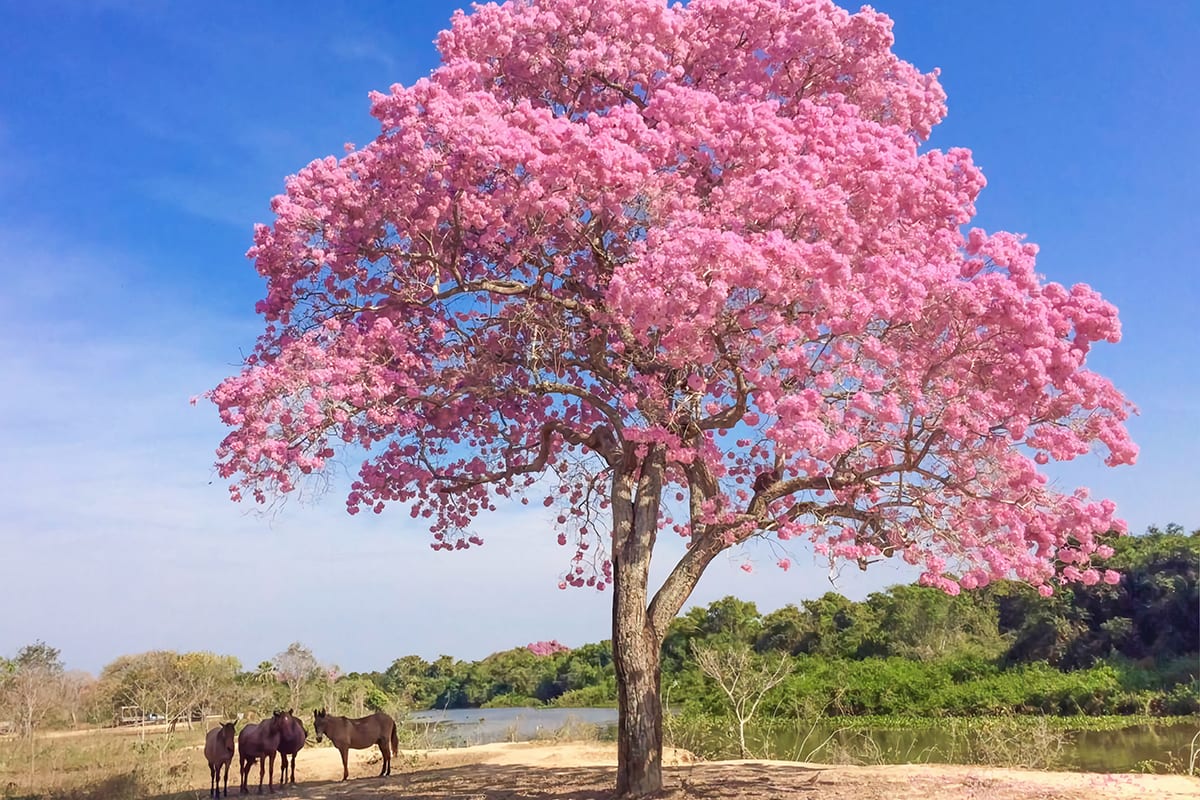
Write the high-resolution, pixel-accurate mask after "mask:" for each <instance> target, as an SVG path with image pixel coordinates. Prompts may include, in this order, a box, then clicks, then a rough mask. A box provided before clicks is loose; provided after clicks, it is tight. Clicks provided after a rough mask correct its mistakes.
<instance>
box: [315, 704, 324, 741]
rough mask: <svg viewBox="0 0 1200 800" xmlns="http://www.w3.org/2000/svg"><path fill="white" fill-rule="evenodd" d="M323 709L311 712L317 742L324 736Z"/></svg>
mask: <svg viewBox="0 0 1200 800" xmlns="http://www.w3.org/2000/svg"><path fill="white" fill-rule="evenodd" d="M326 716H327V715H326V713H325V709H323V708H322V709H321V710H320V711H314V712H313V733H314V734H316V737H317V742H318V743H319V742H320V741H321V739H322V738H323V737H324V736H325V717H326Z"/></svg>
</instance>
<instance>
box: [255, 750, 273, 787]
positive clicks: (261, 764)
mask: <svg viewBox="0 0 1200 800" xmlns="http://www.w3.org/2000/svg"><path fill="white" fill-rule="evenodd" d="M271 766H272V767H274V766H275V765H274V764H272V765H271ZM266 768H267V757H266V756H259V757H258V793H259V794H262V782H263V770H265V769H266Z"/></svg>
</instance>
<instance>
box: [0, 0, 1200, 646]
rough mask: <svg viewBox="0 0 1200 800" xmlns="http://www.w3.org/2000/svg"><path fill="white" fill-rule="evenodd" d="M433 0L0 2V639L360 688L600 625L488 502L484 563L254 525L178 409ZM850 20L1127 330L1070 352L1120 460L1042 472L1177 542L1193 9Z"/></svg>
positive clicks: (557, 562)
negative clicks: (1127, 432) (912, 75)
mask: <svg viewBox="0 0 1200 800" xmlns="http://www.w3.org/2000/svg"><path fill="white" fill-rule="evenodd" d="M458 5H460V4H459V3H455V2H442V1H441V0H423V2H421V3H392V2H366V0H363V1H362V2H356V3H345V4H328V3H316V2H309V3H302V2H254V3H231V2H217V3H199V2H170V3H168V2H165V0H164V1H163V2H158V1H157V0H103V1H100V0H97V2H86V1H85V0H78V1H76V0H54V1H53V2H51V1H49V0H43V2H39V3H25V2H8V0H0V20H3V24H0V51H3V52H4V53H5V54H6V58H5V64H6V66H5V68H4V69H3V70H2V71H0V273H2V277H3V283H2V284H0V285H2V286H3V289H2V290H0V375H2V376H3V387H4V390H3V391H2V392H0V442H3V445H0V487H3V488H2V489H0V575H2V576H3V581H2V582H0V584H2V585H3V587H4V593H5V595H6V597H7V602H6V609H7V610H6V613H5V614H4V615H3V616H0V654H4V655H11V654H12V653H13V652H15V651H16V650H17V649H18V648H19V647H21V646H22V645H24V644H27V643H29V642H31V641H33V640H34V639H38V638H40V639H44V640H46V641H47V642H49V643H50V644H52V645H54V646H57V647H59V648H61V649H62V651H63V656H64V658H65V659H66V661H67V662H68V665H69V666H72V667H79V668H84V669H90V670H97V669H99V668H100V667H101V666H102V665H103V664H104V663H106V662H107V661H109V660H111V659H112V658H113V657H115V656H117V655H119V654H121V653H125V652H137V651H142V650H148V649H153V648H171V649H179V650H187V649H208V650H216V651H218V652H224V653H231V654H233V655H236V656H238V657H239V658H241V659H242V660H243V662H244V663H246V664H248V665H253V664H256V663H257V662H258V661H259V660H261V659H264V658H269V657H271V656H272V655H273V654H275V653H276V652H278V651H280V650H282V649H284V648H285V647H286V646H287V645H288V643H289V642H291V641H293V640H297V639H298V640H301V641H303V642H305V643H306V644H308V645H309V646H311V647H312V648H313V649H314V650H315V652H316V654H317V655H318V657H320V658H322V659H324V660H326V661H330V662H336V663H338V664H340V665H341V666H342V667H343V668H345V669H357V670H369V669H374V668H378V669H382V668H384V667H386V666H387V664H388V663H390V661H391V660H392V659H393V658H395V657H398V656H401V655H404V654H407V653H418V654H420V655H423V656H426V657H434V656H436V655H438V654H439V653H448V654H451V655H454V656H456V657H460V658H479V657H482V656H484V655H486V654H487V653H489V652H491V651H493V650H497V649H501V648H505V647H509V646H514V645H521V644H525V643H527V642H530V641H533V640H538V639H550V638H557V639H559V640H561V641H563V642H565V643H567V644H571V645H578V644H582V643H584V642H587V641H596V640H599V639H602V638H606V636H607V625H608V620H609V610H608V601H609V597H610V595H608V594H607V593H606V594H603V595H599V594H596V593H594V592H588V591H568V592H560V591H559V590H558V589H557V588H556V585H555V584H556V583H557V575H558V574H559V573H560V572H561V571H562V569H563V568H564V567H565V565H566V558H567V556H568V555H569V553H567V552H565V551H564V550H562V549H560V548H558V547H557V546H556V545H554V544H553V535H552V534H551V533H550V532H549V525H548V519H547V518H546V516H545V514H544V513H543V512H542V511H517V510H515V509H506V510H503V511H502V512H500V513H498V514H496V515H495V516H494V518H492V519H489V520H487V521H485V522H484V523H483V524H482V525H481V526H480V528H481V532H482V533H483V535H484V536H485V538H486V539H487V540H488V544H487V546H485V547H484V548H482V549H478V550H472V551H468V552H465V553H449V554H447V553H434V552H432V551H430V550H429V549H428V543H429V539H428V533H427V532H425V531H423V530H422V529H421V527H420V526H419V525H415V524H413V523H412V522H411V521H410V520H409V518H408V516H407V514H405V513H403V512H402V511H399V513H397V511H398V510H393V512H392V513H390V514H384V515H383V516H382V517H379V518H376V517H374V516H373V515H366V516H359V517H355V518H351V517H349V516H347V515H346V514H345V513H344V510H343V505H342V502H341V497H340V496H339V495H338V494H337V493H336V492H335V493H331V494H329V495H327V496H325V497H323V498H316V499H308V500H301V499H293V500H291V501H289V503H288V504H287V505H286V506H285V507H284V508H283V509H282V510H280V511H279V512H278V513H276V514H274V515H273V516H271V517H269V518H263V517H259V516H255V515H254V514H252V513H247V512H248V511H250V509H247V508H242V507H238V506H235V505H233V504H232V503H230V502H229V501H228V500H227V497H226V493H225V490H224V488H223V486H222V483H223V482H222V481H219V480H218V481H215V482H212V481H213V478H214V477H215V476H214V474H213V472H212V469H211V462H212V458H213V449H214V447H215V446H216V444H217V442H218V441H219V439H220V437H221V436H222V435H223V429H222V427H221V426H220V425H219V424H218V423H217V421H216V419H215V416H216V415H215V413H214V411H213V409H212V408H211V406H205V405H201V406H198V407H196V408H193V407H191V406H189V405H188V398H189V397H191V396H192V395H195V394H198V393H200V392H202V391H204V390H205V389H207V388H209V387H211V386H213V385H214V384H215V383H217V382H218V381H219V380H220V379H221V378H222V377H223V376H224V375H225V374H227V373H229V372H230V371H232V370H234V369H236V364H237V363H238V361H239V358H240V353H241V352H243V351H244V350H246V349H248V348H249V347H250V346H251V345H252V343H253V340H254V337H255V335H256V334H257V332H258V329H259V321H258V319H257V318H256V317H255V316H254V314H253V306H254V302H255V300H256V299H258V297H259V296H260V294H261V290H262V285H261V283H260V281H259V279H258V277H257V275H256V274H255V273H254V271H253V269H252V268H251V266H250V264H249V262H248V261H246V260H245V259H244V257H243V254H244V252H245V250H246V248H247V247H248V245H249V242H250V229H251V226H252V224H253V223H254V222H256V221H265V220H267V218H268V216H269V213H268V202H269V200H270V198H271V196H272V195H273V194H275V193H277V192H278V191H279V190H280V188H281V186H282V181H283V178H284V177H285V176H286V175H288V174H291V173H293V172H295V171H296V170H297V169H298V168H300V167H301V166H303V165H304V164H305V163H307V162H308V161H309V160H311V159H313V158H318V157H321V156H324V155H327V154H331V153H333V154H337V153H340V152H341V146H342V143H343V142H346V141H352V142H359V143H361V142H365V141H367V140H368V139H370V138H372V137H373V136H374V135H375V133H376V127H375V125H374V121H373V120H372V119H371V118H370V117H369V115H368V114H367V93H368V92H369V91H371V90H373V89H379V90H382V89H386V87H387V86H389V85H390V84H392V83H396V82H400V83H410V82H412V81H413V80H415V79H417V78H418V77H421V76H422V75H425V74H427V73H428V72H429V70H430V69H432V68H433V67H434V66H435V65H436V53H435V50H434V48H433V45H432V41H433V39H434V37H435V35H436V33H437V31H438V30H439V29H440V28H442V27H444V25H445V23H446V22H447V20H448V19H449V17H450V14H451V13H452V11H453V10H454V9H455V8H456V7H458ZM878 6H879V8H880V10H882V11H884V12H886V13H888V14H890V15H891V16H892V17H893V18H894V19H895V20H896V35H897V40H898V41H897V51H898V52H899V53H900V54H901V55H902V56H903V57H904V58H906V59H908V60H910V61H913V62H914V63H916V64H917V65H918V66H919V67H921V68H922V69H929V68H932V67H935V66H938V67H941V68H942V70H943V74H942V81H943V84H944V86H945V88H946V90H947V92H948V94H949V107H950V114H949V117H948V119H947V120H946V122H945V123H943V124H942V125H941V126H940V127H939V128H937V129H936V130H935V131H934V135H933V140H932V143H933V145H934V146H938V147H950V146H966V147H969V148H971V149H972V150H973V151H974V152H975V156H976V160H977V162H978V163H979V164H980V165H981V166H982V167H983V169H984V171H985V173H986V174H987V176H988V180H989V186H988V188H987V189H986V190H985V191H984V193H983V196H982V198H981V200H980V203H979V210H980V216H979V218H978V222H979V224H981V225H983V226H985V227H987V228H989V229H1008V230H1015V231H1022V232H1026V233H1028V234H1029V235H1030V238H1031V239H1032V240H1034V241H1036V242H1037V243H1038V244H1039V245H1040V246H1041V248H1042V254H1041V259H1040V269H1041V271H1042V272H1043V273H1045V274H1046V275H1047V276H1048V277H1050V278H1051V279H1053V280H1057V281H1060V282H1063V283H1066V284H1068V285H1069V284H1071V283H1074V282H1079V281H1083V282H1087V283H1090V284H1092V285H1093V286H1095V287H1097V288H1098V289H1100V290H1101V291H1102V292H1103V293H1104V294H1105V296H1106V297H1107V298H1108V299H1110V300H1112V301H1113V302H1115V303H1116V304H1117V305H1118V306H1119V307H1120V309H1121V314H1122V319H1123V323H1124V328H1125V341H1124V342H1123V343H1121V344H1120V345H1118V346H1116V347H1111V346H1109V347H1104V348H1101V349H1100V350H1099V351H1098V352H1096V354H1095V357H1094V359H1093V361H1092V363H1093V366H1094V367H1095V368H1096V369H1098V370H1099V371H1101V372H1103V373H1104V374H1106V375H1108V376H1110V377H1111V378H1112V379H1113V380H1114V381H1115V382H1116V383H1117V385H1118V386H1120V387H1121V388H1123V389H1124V390H1125V391H1126V392H1127V393H1128V395H1129V396H1130V397H1131V398H1132V399H1133V400H1134V402H1136V403H1137V404H1138V406H1139V407H1140V408H1141V416H1140V417H1139V418H1137V419H1136V420H1135V421H1134V422H1133V424H1132V426H1131V427H1132V430H1133V432H1134V435H1135V438H1136V439H1137V441H1138V442H1139V444H1140V445H1141V447H1142V455H1141V459H1140V461H1139V463H1138V464H1137V466H1135V467H1132V468H1122V469H1119V470H1108V469H1106V468H1104V467H1103V466H1102V464H1101V463H1100V459H1099V458H1098V457H1089V458H1085V459H1082V460H1081V461H1080V462H1078V463H1073V464H1070V465H1067V466H1065V467H1058V468H1056V471H1055V472H1054V475H1055V476H1056V478H1057V479H1058V480H1059V481H1060V483H1061V485H1062V486H1063V487H1064V488H1071V487H1073V486H1075V485H1079V484H1085V485H1089V486H1091V487H1092V488H1093V489H1094V490H1095V491H1096V493H1097V494H1101V495H1104V496H1108V497H1112V498H1113V499H1114V500H1116V501H1117V502H1118V504H1119V506H1120V508H1121V510H1122V512H1123V513H1124V515H1125V517H1126V519H1127V520H1128V521H1129V523H1130V525H1131V527H1132V528H1133V529H1134V530H1141V529H1143V528H1145V527H1146V526H1147V525H1149V524H1153V523H1158V524H1165V523H1167V522H1170V521H1177V522H1180V523H1181V524H1183V525H1185V526H1187V527H1188V528H1194V527H1198V526H1200V499H1198V498H1200V491H1198V490H1200V480H1197V478H1200V469H1198V468H1197V466H1196V462H1195V458H1196V457H1197V455H1200V434H1198V431H1200V403H1197V401H1196V400H1195V396H1196V394H1197V392H1198V391H1200V377H1198V376H1200V347H1198V346H1197V344H1196V329H1195V319H1196V315H1197V313H1198V312H1200V278H1198V277H1197V267H1196V260H1197V259H1196V255H1195V253H1196V248H1195V243H1194V239H1195V236H1196V234H1197V232H1198V231H1200V217H1198V215H1197V211H1196V209H1197V208H1200V189H1198V188H1197V187H1198V186H1200V110H1198V109H1200V104H1197V103H1196V89H1195V78H1196V76H1197V75H1200V58H1198V56H1197V52H1196V49H1195V46H1194V42H1195V41H1196V40H1197V38H1198V37H1200V4H1196V3H1192V2H1187V1H1186V0H1180V1H1179V2H1174V3H1171V2H1147V3H1139V4H1136V5H1134V4H1130V3H1125V2H1087V3H1084V2H1057V3H1041V2H1033V1H1032V0H1029V1H1028V2H1010V3H970V4H966V3H958V2H950V1H949V0H942V1H941V2H928V0H881V2H880V3H879V4H878ZM210 482H211V483H210ZM343 485H344V481H343ZM747 559H749V560H750V561H751V562H753V563H754V564H755V565H756V570H755V572H754V573H753V574H751V575H747V574H745V573H744V572H742V571H741V570H740V569H739V566H740V565H741V564H742V563H743V561H745V560H747ZM659 561H660V562H663V561H665V559H663V558H660V559H659ZM806 563H807V562H806ZM658 566H659V569H658V570H657V571H658V572H659V573H661V571H662V569H663V567H664V564H663V563H659V565H658ZM904 576H905V574H904V573H902V572H900V571H898V570H896V569H894V568H890V567H887V566H883V567H875V568H872V571H871V572H870V573H867V574H866V575H859V574H858V573H857V572H855V573H854V574H850V571H847V572H846V573H844V574H842V575H840V576H837V579H836V588H838V589H839V590H841V591H843V592H845V593H847V594H849V595H851V596H854V597H861V596H863V595H864V594H865V593H866V592H869V591H872V590H875V589H877V588H880V587H882V586H886V585H888V584H890V583H894V582H897V581H899V580H902V579H903V578H904ZM828 579H829V576H828V575H827V573H826V571H825V570H823V569H821V568H819V567H816V566H814V567H812V568H804V569H793V570H792V571H791V572H789V573H782V572H780V571H779V570H777V569H775V568H773V567H772V566H771V559H770V558H769V555H768V554H767V553H766V552H757V551H753V550H752V551H750V552H748V553H743V554H740V555H738V556H736V557H732V558H729V559H725V560H722V561H718V562H717V563H716V564H714V566H713V567H712V569H711V570H710V573H709V574H708V575H706V577H705V578H704V580H703V581H702V582H701V585H700V587H699V589H698V591H697V593H696V595H695V596H694V598H693V599H694V600H695V601H696V602H707V601H709V600H712V599H715V598H717V597H720V596H722V595H725V594H729V593H735V594H737V595H739V596H741V597H744V598H746V599H752V600H755V601H756V602H758V603H759V605H760V607H761V608H764V609H772V608H776V607H778V606H780V605H783V604H784V603H787V602H796V601H799V600H801V599H804V598H807V597H812V596H815V595H818V594H820V593H822V592H824V591H826V590H827V589H828V588H830V583H829V580H828ZM351 580H355V581H358V582H363V581H365V582H366V583H367V584H368V585H369V586H370V587H371V588H370V595H371V597H370V599H368V600H366V601H357V602H352V601H350V600H348V599H347V592H346V591H345V590H344V588H343V587H345V586H346V585H347V582H349V581H351Z"/></svg>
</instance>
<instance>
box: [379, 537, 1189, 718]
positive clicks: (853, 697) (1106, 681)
mask: <svg viewBox="0 0 1200 800" xmlns="http://www.w3.org/2000/svg"><path fill="white" fill-rule="evenodd" d="M1113 546H1114V548H1115V550H1116V552H1115V554H1114V555H1113V557H1112V558H1111V559H1110V560H1109V561H1108V562H1107V564H1106V566H1109V567H1111V568H1113V569H1116V570H1119V571H1120V572H1121V573H1122V577H1121V582H1120V583H1119V584H1116V585H1113V586H1109V585H1107V584H1098V585H1094V586H1085V585H1083V584H1073V585H1071V586H1070V587H1069V588H1066V589H1064V590H1061V591H1059V592H1058V593H1056V594H1054V595H1052V596H1050V597H1042V596H1041V595H1039V594H1038V593H1037V592H1036V591H1035V590H1033V589H1031V588H1030V587H1028V586H1026V585H1024V584H1020V583H1016V582H1010V581H1001V582H997V583H994V584H991V585H990V586H987V587H985V588H983V589H979V590H975V591H972V592H963V593H962V594H960V595H958V596H957V597H951V596H949V595H946V594H945V593H943V592H941V591H939V590H936V589H927V588H923V587H919V586H897V587H893V588H892V589H889V590H888V591H886V592H879V593H877V594H872V595H871V596H869V597H868V598H867V599H866V600H864V601H862V602H852V601H850V600H847V599H846V598H845V597H842V596H841V595H839V594H835V593H832V592H830V593H827V594H825V595H823V596H822V597H820V598H817V599H815V600H807V601H804V602H803V603H801V604H800V605H799V606H795V605H788V606H784V607H783V608H780V609H778V610H776V611H772V612H770V613H767V614H762V613H760V612H759V610H758V609H757V608H756V607H755V605H754V603H749V602H745V601H742V600H738V599H736V598H733V597H726V598H724V599H722V600H718V601H716V602H714V603H712V604H711V605H709V606H708V607H707V608H704V607H696V608H692V609H690V610H689V611H687V612H686V613H685V614H683V615H682V616H680V617H679V618H677V619H676V620H675V621H674V622H673V623H672V625H671V628H670V631H669V632H668V634H667V636H666V640H665V642H664V644H663V665H662V667H663V687H664V693H665V694H666V695H667V699H668V701H669V702H670V703H671V704H672V705H674V706H676V707H682V708H690V709H691V710H696V711H708V712H712V713H720V712H721V711H722V709H723V707H724V705H723V704H724V700H723V699H722V697H721V696H720V692H719V689H718V688H717V686H716V685H715V683H713V682H712V681H711V680H710V679H709V678H707V677H705V676H704V675H703V674H702V672H701V670H700V669H699V667H698V665H697V663H696V658H695V654H696V652H697V651H698V650H702V649H721V648H736V647H739V646H746V647H749V648H751V649H752V650H753V651H754V653H756V654H758V655H759V656H762V657H768V656H771V655H773V654H785V655H786V656H787V657H789V658H791V659H792V664H791V669H790V674H789V676H788V678H787V679H786V680H784V681H783V683H781V684H780V685H779V686H778V687H776V688H775V689H774V690H772V691H771V692H770V693H769V695H768V699H767V701H766V702H765V703H764V710H765V711H767V712H768V713H770V712H771V711H772V710H774V711H775V712H776V713H781V714H782V713H787V714H791V713H797V712H804V711H809V712H811V711H814V710H816V711H820V712H823V713H826V714H916V715H938V714H946V715H958V714H979V713H1018V714H1019V713H1038V714H1134V713H1137V714H1158V715H1176V714H1194V713H1198V712H1200V700H1198V698H1200V684H1198V683H1197V678H1198V675H1197V672H1198V666H1200V596H1198V594H1197V573H1198V571H1200V531H1193V532H1192V533H1191V534H1186V533H1185V532H1184V530H1183V529H1182V528H1181V527H1179V526H1177V525H1170V526H1168V527H1167V528H1166V529H1165V530H1159V529H1157V528H1151V529H1150V530H1149V531H1148V532H1147V533H1146V534H1145V535H1141V536H1129V537H1122V538H1120V539H1117V540H1116V541H1114V542H1113ZM362 677H366V678H368V679H369V680H370V681H371V682H372V683H373V684H374V685H375V686H377V687H378V688H379V689H380V690H381V691H382V692H384V693H386V694H387V695H390V696H394V697H397V698H399V699H401V700H402V701H403V702H404V703H405V704H407V705H409V706H410V707H412V708H421V709H426V708H461V707H470V706H486V705H492V706H495V705H526V704H530V703H552V704H555V705H572V706H582V705H611V704H614V703H615V702H616V679H615V675H614V672H613V666H612V655H611V646H610V643H609V642H601V643H599V644H589V645H585V646H584V647H580V648H577V649H575V650H572V651H569V652H565V653H557V654H554V655H548V656H535V655H534V654H533V653H531V652H530V651H529V650H528V649H527V648H518V649H514V650H508V651H505V652H502V653H495V654H493V655H491V656H489V657H487V658H485V659H483V660H482V661H477V662H470V663H467V662H461V661H455V660H453V659H451V658H449V657H442V658H440V659H438V660H436V661H434V662H427V661H425V660H423V659H421V658H418V657H416V656H406V657H404V658H400V659H397V660H396V661H395V662H393V663H392V665H391V666H390V667H388V668H387V669H386V670H385V671H383V672H373V673H370V674H367V675H364V676H362Z"/></svg>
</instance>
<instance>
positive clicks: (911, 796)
mask: <svg viewBox="0 0 1200 800" xmlns="http://www.w3.org/2000/svg"><path fill="white" fill-rule="evenodd" d="M615 765H616V748H615V746H613V745H606V744H597V743H579V744H540V743H520V744H492V745H482V746H478V747H468V748H459V749H454V750H433V751H425V752H422V753H407V754H404V756H403V757H397V758H396V759H394V760H393V764H392V773H393V774H392V776H391V777H389V778H378V777H375V776H376V775H378V773H379V767H380V761H379V753H378V751H377V750H375V749H372V750H370V751H366V750H363V751H351V761H350V780H349V781H348V782H345V783H342V782H340V778H341V775H342V764H341V759H340V757H339V756H338V753H337V751H335V750H332V749H329V748H320V747H318V748H305V749H304V750H303V751H301V753H300V755H299V758H298V759H297V762H296V766H297V769H296V776H297V779H298V781H299V783H298V784H297V785H296V786H295V787H294V788H291V787H289V789H288V790H287V791H286V792H285V793H284V794H283V795H282V796H284V797H296V798H304V800H325V798H351V797H353V798H369V799H377V800H388V799H390V798H395V800H400V798H404V800H603V799H604V798H608V797H610V796H611V794H612V788H613V781H614V777H613V767H614V766H615ZM666 765H667V768H666V770H665V772H666V783H667V791H666V794H665V797H667V798H670V800H685V799H688V800H690V799H691V798H695V799H696V800H752V799H753V800H759V799H760V798H761V799H762V800H772V799H774V798H778V799H779V800H783V799H784V798H787V799H788V800H792V799H793V798H813V800H918V798H919V799H920V800H926V798H938V800H942V798H946V799H947V800H967V799H968V798H969V799H970V800H1035V799H1036V800H1142V798H1147V799H1149V798H1153V799H1154V800H1182V798H1200V778H1189V777H1186V776H1180V775H1095V774H1086V773H1070V772H1036V771H1029V770H1016V769H993V768H987V767H959V766H944V765H928V764H926V765H908V766H883V767H842V766H825V765H820V764H801V763H794V762H785V761H713V762H701V761H697V760H696V759H695V758H694V757H692V755H691V754H690V753H687V752H686V751H674V752H668V753H667V754H666ZM277 768H278V767H277ZM235 770H236V767H235ZM255 773H257V770H256V771H255ZM234 777H236V776H234ZM253 777H254V778H255V779H256V778H257V774H255V775H254V776H253ZM331 781H334V782H331ZM231 782H232V781H231ZM256 783H257V782H256V780H252V781H251V786H252V791H253V789H254V788H256ZM233 791H234V792H236V791H237V790H236V788H235V789H234V790H233Z"/></svg>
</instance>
